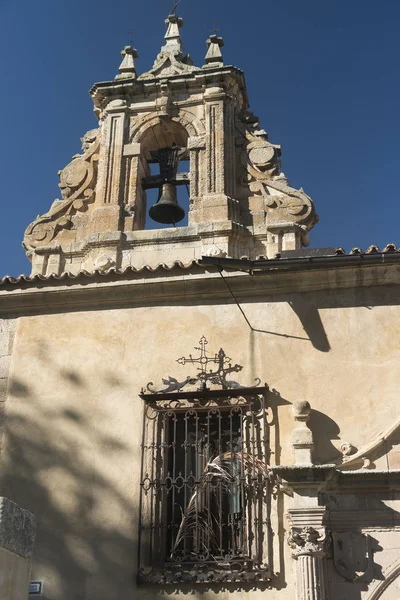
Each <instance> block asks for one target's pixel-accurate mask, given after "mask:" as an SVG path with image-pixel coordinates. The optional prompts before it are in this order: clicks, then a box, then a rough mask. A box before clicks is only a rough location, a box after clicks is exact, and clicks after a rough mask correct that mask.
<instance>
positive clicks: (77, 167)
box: [23, 129, 99, 250]
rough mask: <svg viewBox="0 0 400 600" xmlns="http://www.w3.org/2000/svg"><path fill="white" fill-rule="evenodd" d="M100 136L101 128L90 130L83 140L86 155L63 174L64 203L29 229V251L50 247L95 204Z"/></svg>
mask: <svg viewBox="0 0 400 600" xmlns="http://www.w3.org/2000/svg"><path fill="white" fill-rule="evenodd" d="M98 133H99V130H98V129H92V130H90V131H88V132H87V133H86V134H85V135H84V136H83V138H81V142H82V153H83V154H76V155H75V156H74V157H73V158H72V161H71V162H70V163H69V164H68V165H67V166H66V167H65V168H64V169H62V170H61V171H59V177H60V184H59V186H60V189H61V196H62V200H55V201H54V202H53V205H52V206H51V208H50V210H49V212H47V213H46V214H44V215H42V216H40V215H39V216H38V217H37V219H35V221H34V222H33V223H31V224H30V225H29V226H28V227H27V229H26V231H25V236H24V242H23V245H24V247H25V249H26V250H34V249H35V248H37V247H39V246H47V245H48V244H49V243H50V242H51V241H52V240H53V239H54V238H55V237H56V235H57V233H58V232H59V231H61V230H62V229H70V228H71V227H72V217H73V215H74V214H75V213H76V212H82V211H85V210H86V208H87V205H88V204H89V203H90V202H93V201H94V194H95V187H96V178H97V163H98V159H99V156H98V149H99V141H98Z"/></svg>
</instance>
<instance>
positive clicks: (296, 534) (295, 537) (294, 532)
mask: <svg viewBox="0 0 400 600" xmlns="http://www.w3.org/2000/svg"><path fill="white" fill-rule="evenodd" d="M288 544H289V546H290V547H291V548H292V556H293V558H295V559H297V558H299V557H300V556H314V557H319V558H325V557H326V556H327V554H328V551H329V547H330V544H331V536H330V534H329V532H328V530H327V528H326V527H322V528H319V529H315V528H314V527H310V526H306V527H292V528H291V530H290V533H289V537H288Z"/></svg>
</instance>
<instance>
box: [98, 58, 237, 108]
mask: <svg viewBox="0 0 400 600" xmlns="http://www.w3.org/2000/svg"><path fill="white" fill-rule="evenodd" d="M232 76H233V77H234V78H235V79H236V80H238V83H239V88H240V90H241V91H242V92H243V93H245V91H246V83H245V78H244V74H243V71H242V70H240V69H238V68H237V67H233V66H223V67H216V68H212V69H200V70H199V71H193V72H192V73H185V74H179V75H171V76H169V77H167V78H166V77H154V78H151V79H144V80H137V79H126V80H123V79H122V80H117V81H101V82H98V83H95V84H94V85H93V86H92V88H91V89H90V91H89V93H90V95H91V97H92V98H93V102H94V104H95V106H98V107H100V105H101V102H102V101H103V100H104V98H110V99H111V98H119V97H126V96H133V95H135V96H136V95H144V94H148V93H149V92H150V91H151V90H152V89H154V90H155V89H157V88H159V86H160V85H161V84H162V83H163V81H165V79H168V85H170V86H174V85H176V86H182V85H187V84H188V83H190V84H191V85H193V84H194V85H199V86H200V85H212V84H213V82H215V81H217V82H218V81H221V78H222V79H225V78H227V77H232ZM245 97H246V105H247V95H246V94H245Z"/></svg>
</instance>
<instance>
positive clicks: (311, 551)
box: [289, 526, 329, 600]
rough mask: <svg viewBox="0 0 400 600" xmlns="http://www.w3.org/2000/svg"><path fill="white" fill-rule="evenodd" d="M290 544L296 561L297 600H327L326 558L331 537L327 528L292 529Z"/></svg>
mask: <svg viewBox="0 0 400 600" xmlns="http://www.w3.org/2000/svg"><path fill="white" fill-rule="evenodd" d="M289 544H290V546H291V548H292V557H293V559H294V560H295V561H296V565H295V568H296V598H297V600H327V598H328V597H327V591H326V590H327V580H326V565H325V560H324V559H325V558H326V556H327V552H326V550H327V547H328V544H329V536H328V533H327V530H326V529H325V528H321V529H318V530H317V529H314V527H310V526H307V527H302V528H296V527H292V529H291V532H290V536H289Z"/></svg>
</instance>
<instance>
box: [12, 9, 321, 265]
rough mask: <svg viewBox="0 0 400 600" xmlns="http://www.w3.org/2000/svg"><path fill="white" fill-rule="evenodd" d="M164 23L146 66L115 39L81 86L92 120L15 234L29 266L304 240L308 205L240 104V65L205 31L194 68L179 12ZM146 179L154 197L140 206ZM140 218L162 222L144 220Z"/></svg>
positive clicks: (293, 245) (152, 259) (185, 257)
mask: <svg viewBox="0 0 400 600" xmlns="http://www.w3.org/2000/svg"><path fill="white" fill-rule="evenodd" d="M165 23H166V27H167V31H166V34H165V44H164V45H163V46H162V48H161V50H160V52H159V54H158V55H157V58H156V60H155V62H154V65H153V67H152V68H151V70H150V71H148V72H146V73H142V74H140V75H138V73H137V69H136V60H137V59H138V57H139V55H138V52H137V50H136V49H134V48H132V47H131V46H126V47H125V48H124V50H123V51H122V57H123V59H122V62H121V65H120V67H119V73H118V74H117V76H116V77H115V79H114V80H113V81H107V82H101V83H96V84H95V85H94V86H93V87H92V89H91V90H90V94H91V97H92V100H93V103H94V110H95V114H96V116H97V118H98V122H99V127H98V129H94V130H91V131H89V132H88V133H86V134H85V136H84V137H83V138H82V140H81V141H82V153H81V154H77V155H75V156H74V157H73V159H72V161H71V162H70V164H69V165H67V166H66V167H65V168H64V169H62V170H61V171H60V172H59V176H60V189H61V199H57V200H55V201H54V202H53V204H52V206H51V208H50V210H49V211H48V212H47V213H46V214H44V215H41V216H39V217H38V218H37V219H36V220H35V221H34V222H33V223H31V225H29V227H28V228H27V230H26V232H25V237H24V242H23V245H24V247H25V249H26V251H27V255H28V257H29V258H30V259H31V261H32V273H33V274H42V275H50V274H56V275H60V274H61V273H63V272H70V273H72V274H76V273H78V272H79V271H81V270H85V271H88V272H93V271H95V270H108V269H110V268H117V269H124V268H127V267H133V268H136V269H140V268H141V267H143V266H144V265H148V266H150V267H155V266H157V265H159V264H160V263H165V264H167V265H172V264H173V263H174V262H175V261H181V262H184V263H185V262H190V261H191V260H193V259H200V258H201V256H203V255H214V256H230V257H233V258H239V257H241V256H243V255H247V256H249V257H250V258H256V256H259V255H264V256H267V257H273V256H274V255H275V254H276V253H277V252H280V251H281V250H287V249H298V248H300V247H301V246H302V245H307V243H308V232H309V230H310V229H311V228H312V227H313V225H314V224H315V223H316V222H317V216H316V214H315V210H314V205H313V203H312V201H311V199H310V198H309V197H308V196H307V194H306V193H305V192H304V191H303V189H300V190H296V189H294V188H293V187H291V186H290V184H289V182H288V180H287V178H286V177H285V175H284V174H283V173H281V171H280V155H281V150H280V146H278V145H276V144H272V143H271V142H270V141H269V139H268V135H267V133H266V132H265V131H264V130H263V129H261V128H260V124H259V121H258V119H257V117H255V116H254V115H253V114H252V113H251V112H250V111H249V103H248V98H247V91H246V84H245V79H244V75H243V72H242V71H241V70H240V69H238V68H236V67H233V66H226V65H225V64H224V61H223V57H222V51H221V49H222V47H223V45H224V43H223V40H222V38H221V37H219V36H217V35H215V34H213V35H211V36H210V37H209V39H208V40H207V54H206V56H205V63H204V65H203V66H202V67H197V66H195V65H194V64H193V61H192V60H191V58H190V56H189V55H185V54H184V52H183V47H182V40H181V28H182V26H183V20H182V19H181V18H180V17H178V16H177V15H176V14H172V15H169V16H168V18H167V19H166V21H165ZM181 161H185V164H186V162H188V164H189V168H188V169H187V171H186V172H182V171H181V170H179V163H180V162H181ZM152 165H158V168H159V173H154V172H153V167H152ZM181 186H186V187H187V189H188V190H189V207H188V211H187V213H188V214H187V225H186V224H185V225H184V226H180V224H181V222H182V220H183V218H184V216H185V211H184V209H183V207H182V206H181V205H180V204H179V201H178V194H177V190H178V189H179V188H180V187H181ZM152 188H156V189H158V200H157V201H156V202H155V203H154V204H153V205H152V206H149V205H148V204H150V203H148V201H147V196H148V190H149V189H152ZM149 219H153V220H154V221H156V222H158V223H163V224H167V225H170V227H167V228H162V229H161V228H159V229H157V228H156V229H148V228H146V224H147V223H148V220H149Z"/></svg>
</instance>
